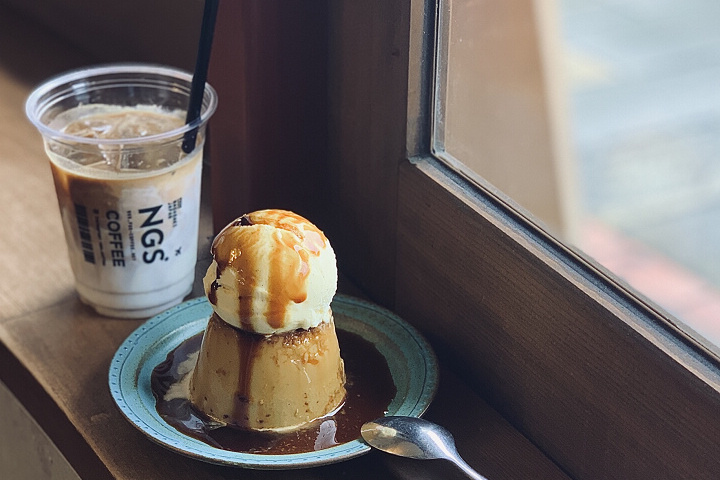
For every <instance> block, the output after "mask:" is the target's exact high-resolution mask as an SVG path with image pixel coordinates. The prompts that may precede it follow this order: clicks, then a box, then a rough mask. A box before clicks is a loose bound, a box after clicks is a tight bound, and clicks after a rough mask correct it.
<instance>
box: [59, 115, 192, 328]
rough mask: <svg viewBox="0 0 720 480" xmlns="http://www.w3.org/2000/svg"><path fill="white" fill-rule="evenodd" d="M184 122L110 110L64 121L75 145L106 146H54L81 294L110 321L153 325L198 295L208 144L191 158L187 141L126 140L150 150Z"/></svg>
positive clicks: (61, 119) (150, 145) (147, 145)
mask: <svg viewBox="0 0 720 480" xmlns="http://www.w3.org/2000/svg"><path fill="white" fill-rule="evenodd" d="M183 121H184V117H183V112H174V113H169V112H166V111H163V110H160V109H159V108H152V107H147V106H144V107H117V106H109V105H91V106H81V107H78V108H75V109H72V110H69V111H67V112H65V113H63V114H62V115H60V116H58V117H57V118H56V119H55V121H54V124H55V125H53V126H54V127H55V128H57V129H58V130H60V131H62V132H63V133H65V134H67V135H72V136H74V137H84V138H87V139H99V140H100V139H102V140H104V141H106V142H98V143H96V144H94V145H91V146H89V147H88V146H86V145H83V144H81V143H80V142H76V143H73V142H70V141H68V140H63V141H62V142H46V151H47V153H48V155H49V157H50V160H51V167H52V173H53V178H54V181H55V187H56V190H57V195H58V202H59V205H60V211H61V215H62V221H63V226H64V229H65V235H66V240H67V242H68V246H69V248H68V250H69V254H70V262H71V265H72V268H73V271H74V273H75V276H76V281H77V289H78V293H79V294H80V297H81V298H82V299H83V300H84V301H85V302H87V303H89V304H91V305H93V306H94V307H95V308H96V309H97V310H98V311H100V312H101V313H107V314H111V315H116V316H149V315H152V314H154V313H157V312H159V311H162V310H164V309H165V308H167V307H168V306H170V305H172V304H175V303H178V302H179V301H180V300H182V298H183V297H184V296H185V295H187V294H188V293H189V292H190V290H191V287H192V283H193V279H194V269H195V263H196V259H197V231H198V217H199V205H200V181H201V168H202V140H203V139H202V137H200V138H198V142H197V147H196V148H195V150H194V151H193V152H191V153H190V154H187V155H186V154H185V153H183V152H182V149H181V141H178V140H177V139H176V140H175V141H168V140H167V139H164V140H159V141H158V142H157V143H153V142H149V143H147V142H146V143H143V144H142V147H138V146H134V147H129V146H128V145H127V143H124V142H123V141H122V140H121V139H123V138H133V139H136V138H138V137H147V139H148V140H149V139H150V138H152V136H153V135H158V134H161V133H163V132H168V131H171V130H173V129H177V128H179V127H181V126H182V125H183ZM128 143H129V142H128ZM133 312H135V313H136V314H134V313H133Z"/></svg>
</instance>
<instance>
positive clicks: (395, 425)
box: [360, 416, 487, 480]
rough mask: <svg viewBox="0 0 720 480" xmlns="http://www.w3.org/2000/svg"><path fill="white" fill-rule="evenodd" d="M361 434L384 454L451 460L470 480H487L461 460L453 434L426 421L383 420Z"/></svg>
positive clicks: (379, 419)
mask: <svg viewBox="0 0 720 480" xmlns="http://www.w3.org/2000/svg"><path fill="white" fill-rule="evenodd" d="M360 433H361V435H362V437H363V439H364V440H365V441H366V442H367V443H368V444H369V445H370V446H371V447H374V448H377V449H378V450H382V451H383V452H387V453H391V454H393V455H398V456H401V457H408V458H416V459H420V460H429V459H444V460H449V461H451V462H453V463H454V464H455V465H457V466H458V467H459V468H460V469H461V470H462V471H463V472H465V474H466V475H467V476H468V477H470V478H473V479H476V480H487V479H486V478H485V477H483V476H482V475H480V474H479V473H477V472H476V471H475V470H473V469H472V467H470V465H468V464H467V463H466V462H465V461H464V460H463V459H462V458H461V457H460V454H458V452H457V449H456V448H455V439H454V438H453V436H452V435H451V434H450V432H448V431H447V430H446V429H445V428H443V427H441V426H440V425H437V424H435V423H432V422H429V421H427V420H423V419H422V418H416V417H401V416H388V417H382V418H378V419H376V420H373V421H370V422H367V423H366V424H364V425H363V426H362V428H361V430H360Z"/></svg>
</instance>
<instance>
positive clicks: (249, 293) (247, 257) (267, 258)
mask: <svg viewBox="0 0 720 480" xmlns="http://www.w3.org/2000/svg"><path fill="white" fill-rule="evenodd" d="M212 255H213V262H212V264H211V265H210V267H209V268H208V271H207V273H206V275H205V278H204V279H203V284H204V286H205V293H206V294H207V297H208V300H209V301H210V303H211V304H212V306H213V309H214V310H215V313H217V315H218V316H219V317H220V318H222V319H223V320H224V321H225V322H227V323H229V324H230V325H233V326H235V327H237V328H240V329H242V330H245V331H248V332H254V333H259V334H265V335H268V334H274V333H283V332H290V331H293V330H296V329H298V328H303V329H309V328H312V327H316V326H318V325H319V324H320V323H322V322H328V321H330V320H331V319H332V311H331V310H330V302H331V301H332V299H333V296H334V295H335V291H336V289H337V265H336V261H335V252H334V251H333V249H332V247H331V246H330V242H328V239H327V238H326V237H325V235H324V234H323V232H322V231H320V230H319V229H318V228H317V227H316V226H315V225H313V224H312V223H311V222H309V221H308V220H306V219H305V218H303V217H301V216H300V215H297V214H295V213H293V212H289V211H286V210H260V211H256V212H253V213H248V214H245V215H243V216H241V217H239V218H238V219H236V220H234V221H233V222H231V223H230V224H229V225H227V226H226V227H225V228H224V229H223V230H222V231H221V232H220V233H219V234H218V235H217V236H216V237H215V240H214V241H213V244H212Z"/></svg>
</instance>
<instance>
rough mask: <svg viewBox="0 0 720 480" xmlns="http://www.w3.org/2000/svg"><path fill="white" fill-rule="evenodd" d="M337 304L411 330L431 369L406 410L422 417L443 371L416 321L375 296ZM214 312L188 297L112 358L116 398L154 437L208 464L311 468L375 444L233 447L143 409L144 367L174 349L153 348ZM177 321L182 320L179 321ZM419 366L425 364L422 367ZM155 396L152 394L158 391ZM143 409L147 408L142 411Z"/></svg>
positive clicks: (198, 326) (343, 298) (199, 325)
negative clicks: (262, 450) (274, 449)
mask: <svg viewBox="0 0 720 480" xmlns="http://www.w3.org/2000/svg"><path fill="white" fill-rule="evenodd" d="M332 307H333V309H336V308H337V310H338V313H342V314H343V315H346V316H352V315H350V314H349V313H347V310H344V311H343V308H344V307H345V308H346V309H351V308H357V309H360V310H363V311H371V312H373V313H374V315H375V316H377V317H379V318H384V319H385V320H387V321H389V322H390V323H391V324H392V325H395V326H397V327H401V328H402V330H403V331H404V333H405V334H407V337H405V336H404V338H403V345H404V346H406V347H407V348H409V349H411V350H412V351H413V353H414V354H416V355H419V357H420V359H421V361H422V362H423V366H422V370H423V371H424V373H425V378H424V381H423V383H422V386H421V387H420V391H419V393H417V394H416V396H415V397H414V398H415V403H414V405H412V406H411V408H409V411H408V412H407V413H405V414H407V415H409V416H417V417H419V416H421V415H422V414H423V413H424V412H425V411H426V410H427V408H428V407H429V406H430V403H431V402H432V399H433V398H434V396H435V393H436V391H437V387H438V375H439V369H438V364H437V357H436V356H435V352H434V351H433V349H432V347H431V346H430V344H429V343H428V342H427V340H426V339H425V338H424V337H423V336H422V334H421V333H420V332H419V331H418V330H417V329H416V328H415V327H414V326H412V325H411V324H409V323H408V322H406V321H405V320H403V319H402V318H400V317H399V316H398V315H396V314H395V313H393V312H391V311H390V310H387V309H385V308H384V307H381V306H379V305H377V304H374V303H372V302H370V301H367V300H364V299H360V298H357V297H353V296H350V295H345V294H336V295H335V297H334V298H333V303H332ZM211 313H212V307H211V305H210V303H209V302H208V301H207V298H206V297H197V298H194V299H190V300H187V301H184V302H182V303H180V304H179V305H176V306H175V307H172V308H170V309H168V310H166V311H165V312H162V313H160V314H158V315H155V316H154V317H152V318H150V319H148V320H147V321H145V322H143V323H142V324H141V325H139V326H138V327H137V328H136V329H135V330H134V331H133V332H132V333H131V334H130V335H128V337H127V338H126V339H125V340H124V341H123V342H122V343H121V344H120V346H119V347H118V349H117V350H116V352H115V354H114V355H113V358H112V360H111V362H110V368H109V371H108V386H109V388H110V394H111V397H112V398H113V401H114V403H115V404H116V406H117V407H118V408H119V410H120V412H121V413H122V415H123V416H124V417H125V418H126V420H128V421H129V422H130V424H132V425H133V426H134V427H135V428H137V429H138V430H140V431H141V432H142V433H143V434H144V435H145V436H146V437H148V438H149V439H150V440H152V441H153V442H155V443H157V444H159V445H161V446H163V447H165V448H167V449H169V450H171V451H173V452H176V453H179V454H181V455H184V456H187V457H190V458H194V459H196V460H200V461H204V462H207V463H213V464H220V465H228V466H235V467H242V468H250V469H263V470H278V469H283V470H284V469H298V468H310V467H316V466H320V465H326V464H330V463H336V462H340V461H345V460H350V459H352V458H355V457H358V456H360V455H363V454H365V453H367V452H368V451H370V446H369V445H367V444H366V443H365V442H364V441H363V440H362V439H361V438H360V437H359V435H358V437H359V438H358V439H356V440H352V441H350V442H346V443H343V444H340V445H336V446H333V447H330V448H327V449H323V450H319V451H315V452H306V453H295V454H284V455H270V454H253V453H243V452H233V451H229V450H223V449H219V448H215V447H212V446H210V445H207V444H206V443H204V442H202V441H200V440H197V439H194V438H192V437H189V436H187V435H185V434H183V433H181V432H180V431H178V430H176V429H175V428H174V427H172V426H171V425H169V424H168V423H167V422H165V421H164V420H163V419H162V418H161V417H160V416H159V415H158V414H157V412H156V411H155V410H154V406H155V404H154V397H153V401H152V411H149V410H150V409H148V408H142V409H140V408H139V406H140V405H142V406H143V407H147V405H146V403H147V401H146V399H145V398H144V397H147V393H146V392H145V395H143V390H142V389H141V388H140V386H139V385H138V380H139V378H140V377H141V376H142V375H143V371H144V370H147V369H148V368H149V369H150V370H152V368H154V365H155V363H153V365H152V366H150V365H148V362H149V361H150V359H151V358H153V357H161V360H160V361H162V360H163V359H165V357H166V355H167V354H168V353H169V351H170V349H166V348H162V349H156V351H154V352H153V351H150V350H148V349H149V348H150V347H154V346H157V345H158V344H162V343H163V342H165V343H168V342H170V341H172V340H173V339H177V338H178V337H179V340H180V341H183V340H185V339H187V338H190V336H192V335H195V334H197V333H200V332H201V331H203V330H204V328H205V325H206V324H207V321H208V319H209V317H210V315H211ZM183 315H185V316H187V315H191V316H192V318H190V319H188V318H187V317H184V316H183ZM352 318H353V319H354V320H357V321H359V322H361V323H364V324H366V325H368V326H371V327H373V328H375V330H376V331H378V332H383V331H382V330H380V329H379V328H376V326H375V324H374V322H373V320H372V319H369V320H368V319H364V318H357V317H356V316H352ZM173 320H174V321H175V323H177V325H175V323H173ZM181 320H182V321H181ZM171 327H172V328H171ZM338 328H339V327H338ZM383 333H386V332H383ZM410 339H412V342H409V340H410ZM142 340H145V341H148V340H150V341H149V343H148V344H147V346H146V347H145V348H144V349H143V347H142V344H140V342H141V341H142ZM391 340H392V339H391ZM373 344H374V345H375V346H376V348H378V344H377V343H375V342H373ZM176 346H177V344H173V345H172V346H171V348H175V347H176ZM378 351H379V352H380V353H381V354H382V355H383V356H384V357H385V359H386V361H387V362H388V366H389V367H390V368H391V373H393V372H392V367H391V366H390V359H389V358H388V356H387V355H385V354H384V353H383V352H382V351H381V349H380V348H378ZM403 353H405V352H403ZM405 358H407V357H405ZM157 363H159V362H157ZM151 367H152V368H151ZM418 369H420V367H419V366H418ZM407 373H410V372H407ZM146 374H147V373H146ZM128 378H131V379H132V381H131V382H128ZM393 378H395V374H393ZM148 389H149V387H148ZM150 395H151V396H152V394H150ZM406 401H407V400H405V401H403V402H401V403H400V407H403V406H405V407H407V405H405V402H406ZM393 402H394V400H393ZM391 405H392V403H391ZM406 409H407V408H406ZM139 410H142V412H141V411H139ZM143 413H145V414H146V415H147V416H148V417H149V418H145V417H144V415H142V414H143ZM393 413H395V414H397V412H388V415H392V414H393ZM148 420H152V423H153V424H152V425H151V424H150V423H149V422H148ZM157 425H160V426H161V427H162V430H163V431H164V432H161V431H158V430H157V429H156V428H155V427H156V426H157Z"/></svg>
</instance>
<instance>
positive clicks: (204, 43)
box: [182, 0, 219, 153]
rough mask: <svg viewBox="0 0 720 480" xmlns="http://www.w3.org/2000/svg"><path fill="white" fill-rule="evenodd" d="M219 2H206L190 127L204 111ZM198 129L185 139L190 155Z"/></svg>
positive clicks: (187, 119)
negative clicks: (204, 98)
mask: <svg viewBox="0 0 720 480" xmlns="http://www.w3.org/2000/svg"><path fill="white" fill-rule="evenodd" d="M218 2H219V0H205V9H204V11H203V19H202V26H201V28H200V43H199V44H198V52H197V59H196V61H195V73H194V74H193V78H192V85H191V86H190V101H189V104H188V110H187V117H186V118H185V124H186V125H189V124H191V123H193V122H195V121H196V120H197V119H198V118H200V113H201V111H202V100H203V96H204V95H205V82H206V81H207V73H208V67H209V65H210V49H211V47H212V41H213V35H214V33H215V19H216V18H217V11H218ZM197 132H198V129H197V127H195V128H193V129H191V130H188V132H187V133H185V137H184V138H183V144H182V149H183V152H185V153H190V152H192V151H193V150H194V149H195V141H196V140H197Z"/></svg>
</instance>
